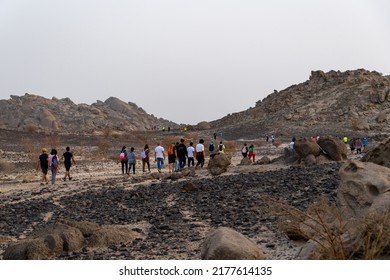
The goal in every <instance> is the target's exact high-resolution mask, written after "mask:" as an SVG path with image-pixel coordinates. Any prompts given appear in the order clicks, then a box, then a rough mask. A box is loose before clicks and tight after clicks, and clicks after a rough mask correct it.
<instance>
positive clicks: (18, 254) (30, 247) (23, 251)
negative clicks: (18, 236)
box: [3, 238, 53, 260]
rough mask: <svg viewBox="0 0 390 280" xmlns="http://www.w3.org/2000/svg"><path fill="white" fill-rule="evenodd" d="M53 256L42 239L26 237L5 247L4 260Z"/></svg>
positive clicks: (44, 258) (38, 258) (40, 258)
mask: <svg viewBox="0 0 390 280" xmlns="http://www.w3.org/2000/svg"><path fill="white" fill-rule="evenodd" d="M51 256H53V254H52V253H51V252H50V249H49V247H48V246H47V244H46V243H45V241H44V240H43V239H40V238H36V239H27V240H23V241H20V242H16V243H14V244H11V245H9V246H8V247H7V249H6V250H5V252H4V254H3V259H4V260H47V259H48V258H49V257H51Z"/></svg>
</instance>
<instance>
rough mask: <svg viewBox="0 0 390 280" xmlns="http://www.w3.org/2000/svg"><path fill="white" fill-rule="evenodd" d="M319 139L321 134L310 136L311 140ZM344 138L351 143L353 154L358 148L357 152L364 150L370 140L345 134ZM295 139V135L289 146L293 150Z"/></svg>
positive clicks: (346, 142)
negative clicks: (349, 136) (349, 137)
mask: <svg viewBox="0 0 390 280" xmlns="http://www.w3.org/2000/svg"><path fill="white" fill-rule="evenodd" d="M319 139H320V136H317V137H315V136H312V137H311V138H310V141H312V142H317V141H318V140H319ZM340 139H341V137H340ZM342 140H343V142H344V144H345V145H349V148H350V150H351V154H354V153H355V150H356V154H361V153H362V150H364V149H365V148H366V147H367V146H368V140H367V138H366V137H363V138H362V139H360V137H353V138H352V139H348V137H347V136H344V137H343V138H342ZM295 141H296V138H295V137H293V138H292V140H291V142H290V144H289V148H290V149H291V150H293V149H294V143H295Z"/></svg>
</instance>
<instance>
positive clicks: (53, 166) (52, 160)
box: [51, 156, 58, 169]
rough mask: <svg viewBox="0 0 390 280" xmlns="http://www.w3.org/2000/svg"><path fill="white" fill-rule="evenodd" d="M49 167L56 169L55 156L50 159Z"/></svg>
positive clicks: (56, 161) (56, 160)
mask: <svg viewBox="0 0 390 280" xmlns="http://www.w3.org/2000/svg"><path fill="white" fill-rule="evenodd" d="M51 167H52V168H53V169H56V168H57V167H58V159H57V156H53V157H52V159H51Z"/></svg>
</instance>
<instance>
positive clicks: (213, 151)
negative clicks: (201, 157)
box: [209, 141, 217, 158]
mask: <svg viewBox="0 0 390 280" xmlns="http://www.w3.org/2000/svg"><path fill="white" fill-rule="evenodd" d="M209 153H210V158H214V157H215V155H216V154H217V152H216V148H215V144H214V142H213V141H211V142H210V144H209Z"/></svg>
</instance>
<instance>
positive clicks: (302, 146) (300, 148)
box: [294, 139, 320, 160]
mask: <svg viewBox="0 0 390 280" xmlns="http://www.w3.org/2000/svg"><path fill="white" fill-rule="evenodd" d="M294 151H295V152H296V153H297V154H298V156H299V158H300V159H301V160H302V159H305V158H306V157H307V156H308V155H313V156H315V157H317V156H319V155H320V147H319V146H318V145H317V143H315V142H312V141H309V140H307V139H299V140H296V141H295V143H294Z"/></svg>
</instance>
